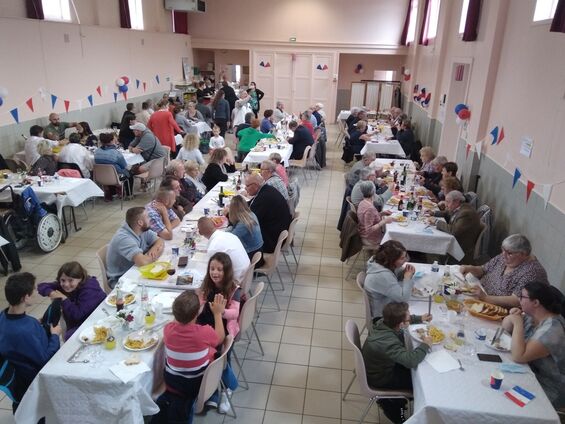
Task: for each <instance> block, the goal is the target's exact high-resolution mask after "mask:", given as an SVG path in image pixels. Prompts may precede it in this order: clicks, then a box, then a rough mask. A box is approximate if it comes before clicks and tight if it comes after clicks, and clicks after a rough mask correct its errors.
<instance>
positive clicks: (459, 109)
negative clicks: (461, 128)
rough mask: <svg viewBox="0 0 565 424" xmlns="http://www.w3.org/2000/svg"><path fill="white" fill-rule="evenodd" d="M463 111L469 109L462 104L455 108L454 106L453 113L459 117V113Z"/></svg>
mask: <svg viewBox="0 0 565 424" xmlns="http://www.w3.org/2000/svg"><path fill="white" fill-rule="evenodd" d="M463 109H469V108H468V107H467V105H465V104H463V103H459V104H458V105H457V106H455V113H456V114H457V115H459V112H461V111H462V110H463Z"/></svg>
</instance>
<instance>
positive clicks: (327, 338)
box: [312, 328, 342, 349]
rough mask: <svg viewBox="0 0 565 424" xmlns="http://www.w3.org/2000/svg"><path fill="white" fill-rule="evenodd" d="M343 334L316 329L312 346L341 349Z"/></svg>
mask: <svg viewBox="0 0 565 424" xmlns="http://www.w3.org/2000/svg"><path fill="white" fill-rule="evenodd" d="M341 340H342V333H341V332H340V331H331V330H320V329H317V328H316V329H314V330H313V332H312V346H318V347H331V348H333V349H341Z"/></svg>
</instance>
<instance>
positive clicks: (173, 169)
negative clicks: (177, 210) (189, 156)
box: [165, 159, 200, 210]
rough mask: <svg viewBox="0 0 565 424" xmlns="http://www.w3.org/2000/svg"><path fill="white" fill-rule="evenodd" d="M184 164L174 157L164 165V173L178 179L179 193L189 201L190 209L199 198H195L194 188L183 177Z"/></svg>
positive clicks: (184, 173)
mask: <svg viewBox="0 0 565 424" xmlns="http://www.w3.org/2000/svg"><path fill="white" fill-rule="evenodd" d="M187 162H188V161H187ZM191 162H192V161H191ZM191 165H192V163H191ZM185 166H186V164H185V163H183V161H182V160H179V159H174V160H172V161H170V162H169V164H168V165H167V166H166V167H165V175H166V176H171V177H175V178H176V179H177V180H178V182H179V183H180V195H181V196H182V197H183V198H184V199H186V200H188V201H189V202H190V204H191V207H190V210H192V206H194V204H195V203H196V202H197V201H198V200H200V199H195V196H196V193H195V188H194V187H193V186H192V185H191V184H190V183H189V182H188V181H187V179H186V178H185V176H186V170H185Z"/></svg>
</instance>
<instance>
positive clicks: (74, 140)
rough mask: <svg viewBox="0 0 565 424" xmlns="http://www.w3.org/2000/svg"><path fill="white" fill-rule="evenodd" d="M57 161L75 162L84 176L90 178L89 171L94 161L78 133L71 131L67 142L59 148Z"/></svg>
mask: <svg viewBox="0 0 565 424" xmlns="http://www.w3.org/2000/svg"><path fill="white" fill-rule="evenodd" d="M59 162H65V163H75V164H77V165H78V166H79V168H80V172H81V173H82V176H83V177H84V178H90V171H91V170H92V167H93V165H94V161H93V159H92V156H91V155H90V152H89V151H88V150H87V149H86V148H85V147H84V146H83V145H82V144H81V138H80V134H79V133H72V134H71V135H70V136H69V143H68V144H67V145H66V146H64V147H63V148H62V149H61V152H60V153H59Z"/></svg>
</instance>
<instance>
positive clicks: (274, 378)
mask: <svg viewBox="0 0 565 424" xmlns="http://www.w3.org/2000/svg"><path fill="white" fill-rule="evenodd" d="M336 135H337V132H336V127H335V126H331V127H330V128H329V134H328V143H327V147H328V166H327V167H326V168H325V169H324V170H322V171H320V172H317V174H318V176H317V179H316V178H314V179H312V180H310V181H309V182H308V183H307V184H304V183H303V184H301V198H300V205H299V208H298V210H299V211H300V221H299V223H298V225H297V227H296V239H295V251H296V254H297V257H298V260H299V264H298V274H297V276H296V281H295V283H294V284H292V282H291V281H292V279H291V277H290V275H289V274H288V272H283V274H282V275H283V279H284V280H285V282H286V284H285V290H284V291H278V292H277V296H278V300H279V303H280V305H281V311H280V312H277V311H275V310H274V301H273V298H272V296H271V295H269V296H267V298H266V301H265V303H264V305H263V310H262V312H261V315H260V317H259V319H258V323H257V331H258V333H259V337H260V338H261V342H262V344H263V348H264V350H265V355H264V356H262V355H261V354H260V352H259V348H258V345H257V343H256V342H252V343H251V344H250V345H249V346H248V345H247V344H246V343H245V342H243V341H242V342H240V344H239V345H238V346H236V349H237V352H238V354H239V357H240V358H242V359H243V371H244V372H245V374H246V376H247V379H248V381H249V382H250V384H249V390H242V389H238V390H237V391H236V392H235V393H234V395H233V399H232V400H233V403H234V405H235V407H236V411H237V414H238V418H237V420H236V421H238V422H241V423H248V424H254V423H264V424H271V423H276V424H278V423H285V424H287V423H288V424H293V423H303V424H330V423H353V422H356V421H357V420H358V419H359V417H360V415H361V413H362V411H363V409H364V408H365V406H366V403H367V401H366V399H365V398H363V397H361V396H359V395H358V393H359V391H358V388H357V384H354V385H353V387H352V390H351V392H350V393H351V394H350V395H349V396H348V400H347V401H345V402H343V401H342V400H341V397H342V393H343V391H344V390H345V388H346V387H347V385H348V383H349V380H350V378H351V376H352V373H351V370H352V368H353V366H354V363H353V355H352V351H351V350H350V348H349V345H348V343H347V341H346V339H345V337H344V333H343V328H344V325H345V322H346V321H347V320H348V319H354V320H355V321H357V323H358V326H359V327H360V328H361V327H362V325H363V315H364V307H363V305H362V297H361V295H360V293H359V291H358V289H357V287H356V285H355V282H354V281H353V277H352V279H350V280H349V281H346V280H345V276H346V274H347V271H348V265H344V264H342V262H341V261H340V259H339V257H340V250H339V233H338V231H337V230H336V225H337V220H338V216H339V212H340V208H341V201H342V196H343V171H344V166H343V162H342V161H341V160H340V159H339V158H340V156H341V149H337V148H336V147H335V139H336ZM300 179H301V181H302V177H300ZM147 199H148V197H145V198H143V197H138V198H136V200H135V201H132V202H128V203H127V204H125V207H126V208H127V207H129V206H133V205H137V204H140V205H142V204H143V203H144V202H146V201H147ZM87 211H88V220H85V218H84V215H83V213H82V212H81V211H78V217H79V220H80V221H81V222H80V225H81V226H82V231H80V232H79V233H78V234H72V236H71V237H70V238H69V240H68V242H67V243H66V244H64V245H62V246H61V247H59V248H58V249H57V250H56V251H55V252H54V253H52V254H49V255H43V254H38V253H24V254H22V255H21V256H22V263H23V267H24V270H25V271H30V272H33V273H34V274H35V275H36V276H37V279H38V281H44V280H48V279H53V278H54V276H55V273H56V271H57V269H58V267H59V266H60V265H61V264H62V263H64V262H65V261H68V260H71V259H73V258H76V259H77V260H79V261H80V262H82V263H83V265H85V266H86V267H87V269H88V270H89V271H90V272H91V273H92V274H95V275H98V274H100V270H99V269H98V264H97V261H96V257H95V252H96V250H97V249H98V248H100V247H101V246H102V245H104V244H105V243H107V242H108V241H109V240H110V238H111V237H112V235H113V234H114V231H115V230H116V228H117V227H118V225H119V224H120V222H121V221H122V219H123V212H122V211H120V205H119V203H116V202H114V203H113V204H106V203H103V202H97V204H96V206H95V207H94V209H92V208H91V207H90V206H88V207H87ZM291 263H292V262H291ZM358 265H359V267H360V266H361V261H358ZM291 266H292V265H291ZM281 269H282V270H284V266H281ZM293 270H294V267H293ZM286 271H288V270H286ZM353 275H354V273H352V276H353ZM4 281H5V278H4V277H2V279H0V285H1V286H2V290H0V292H1V293H0V306H1V307H2V308H4V307H5V305H6V301H5V297H4V290H3V282H4ZM275 288H279V289H280V288H281V287H280V285H275ZM35 301H36V303H35V305H34V307H33V308H32V309H31V314H32V315H34V316H37V317H40V316H41V315H42V314H43V311H44V310H45V308H46V305H47V303H48V302H47V300H45V299H42V298H40V297H37V298H36V299H35ZM0 408H1V409H0V422H2V423H6V424H8V423H12V422H13V418H12V417H11V410H10V408H11V404H10V402H8V401H7V399H2V400H1V401H0ZM381 420H382V421H381V422H387V423H388V420H386V418H384V416H383V415H382V414H381ZM233 421H234V419H232V418H229V417H224V416H223V415H219V414H218V413H216V412H215V411H209V412H208V413H207V415H206V416H203V417H197V419H196V422H197V423H221V422H226V423H228V422H233ZM366 422H372V423H375V422H378V414H377V408H376V407H373V408H372V410H371V412H370V414H369V415H368V417H367V419H366Z"/></svg>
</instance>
